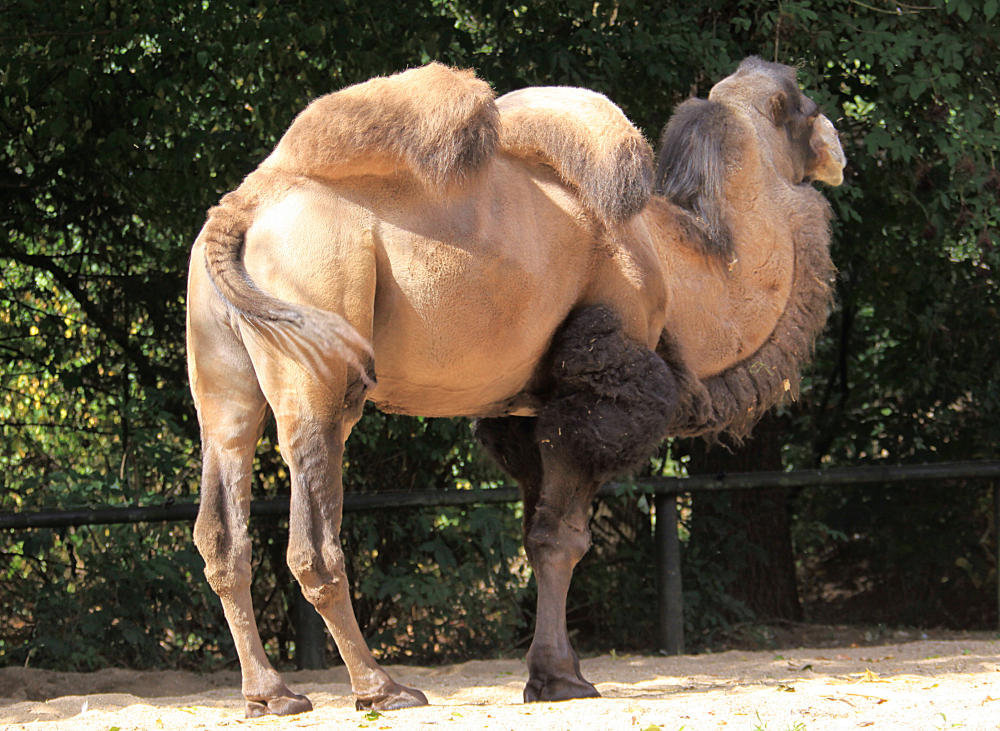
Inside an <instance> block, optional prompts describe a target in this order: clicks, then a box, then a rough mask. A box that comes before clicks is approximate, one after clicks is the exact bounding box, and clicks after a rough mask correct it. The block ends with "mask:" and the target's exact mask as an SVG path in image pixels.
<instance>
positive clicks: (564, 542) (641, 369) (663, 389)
mask: <svg viewBox="0 0 1000 731" xmlns="http://www.w3.org/2000/svg"><path fill="white" fill-rule="evenodd" d="M550 362H551V363H552V371H551V374H550V376H551V381H550V394H549V396H548V397H547V398H546V400H545V401H546V402H545V405H544V406H543V408H542V409H541V411H540V413H539V415H538V417H537V420H533V421H530V422H529V421H525V422H523V423H518V422H515V421H513V420H512V419H514V418H515V417H508V418H506V419H486V420H483V421H482V422H480V424H479V425H478V427H477V436H479V438H480V439H481V440H482V441H483V443H484V444H485V445H486V447H487V448H488V449H489V450H490V451H491V452H492V453H493V454H494V456H496V457H497V459H498V461H499V462H500V464H501V466H503V467H504V468H505V469H506V470H507V471H508V472H509V473H510V474H511V475H512V476H514V477H515V478H516V479H518V480H519V481H520V482H521V483H522V487H523V488H524V494H525V551H526V553H527V556H528V560H529V562H530V564H531V566H532V569H533V571H534V573H535V579H536V581H537V584H538V605H537V617H536V625H535V636H534V639H533V640H532V643H531V647H530V649H529V650H528V669H529V679H528V683H527V685H526V687H525V689H524V699H525V701H548V700H564V699H568V698H580V697H589V696H596V695H598V692H597V690H596V688H594V686H593V685H592V684H591V683H589V682H588V681H587V680H586V679H584V677H583V676H582V674H581V673H580V663H579V660H578V659H577V655H576V653H575V652H574V650H573V647H572V645H571V644H570V641H569V634H568V632H567V627H566V596H567V593H568V591H569V586H570V580H571V579H572V574H573V569H574V567H575V566H576V564H577V563H578V562H579V561H580V559H581V558H582V557H583V555H584V554H585V553H586V552H587V549H588V548H589V546H590V530H589V527H588V522H589V514H590V506H591V502H592V501H593V498H594V495H595V494H596V492H597V489H598V487H600V485H601V483H602V482H604V481H606V480H608V479H610V478H611V477H613V476H615V475H616V474H619V473H621V472H623V471H625V470H627V469H629V468H631V467H633V466H635V465H636V464H638V463H639V462H640V461H641V460H642V459H643V458H644V457H646V456H647V455H648V454H649V453H651V452H652V451H653V449H654V448H655V447H656V445H657V444H658V443H659V442H660V441H661V440H662V439H663V436H664V434H665V429H666V426H667V424H668V422H669V419H670V417H671V412H672V410H673V409H674V408H675V407H676V385H675V380H674V378H673V375H672V374H671V373H670V370H669V368H668V366H667V365H666V364H665V363H664V362H663V360H662V359H661V358H660V357H659V356H657V355H656V354H655V353H653V352H652V351H650V350H648V349H647V348H645V347H642V346H641V345H638V344H636V343H633V342H631V341H629V340H627V339H626V338H625V337H624V336H623V334H622V332H621V328H620V326H619V323H618V320H617V318H616V317H615V315H614V314H613V313H612V312H610V311H609V310H607V309H606V308H603V307H590V308H586V309H583V310H580V311H577V312H575V313H573V314H572V315H571V316H570V317H569V318H568V319H567V321H566V323H565V324H564V325H563V327H562V328H561V329H560V331H559V333H558V334H557V335H556V338H555V340H554V342H553V346H552V353H551V358H550ZM529 425H530V428H529Z"/></svg>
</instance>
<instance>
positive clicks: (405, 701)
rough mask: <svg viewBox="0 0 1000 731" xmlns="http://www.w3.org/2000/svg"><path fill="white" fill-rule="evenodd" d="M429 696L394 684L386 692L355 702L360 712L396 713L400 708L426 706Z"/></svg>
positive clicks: (358, 699)
mask: <svg viewBox="0 0 1000 731" xmlns="http://www.w3.org/2000/svg"><path fill="white" fill-rule="evenodd" d="M426 705H427V696H425V695H424V694H423V693H421V692H420V691H419V690H416V689H415V688H407V687H406V686H405V685H400V684H399V683H393V684H392V685H391V686H389V687H388V688H386V689H385V691H384V692H382V693H379V694H378V695H375V696H372V697H370V698H357V699H356V700H355V702H354V706H355V708H357V709H358V710H359V711H396V710H399V709H400V708H413V707H415V706H426Z"/></svg>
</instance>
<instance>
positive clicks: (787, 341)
mask: <svg viewBox="0 0 1000 731" xmlns="http://www.w3.org/2000/svg"><path fill="white" fill-rule="evenodd" d="M752 167H754V166H749V165H744V166H742V168H741V167H740V166H735V169H736V170H737V171H738V172H737V173H736V174H734V175H731V176H730V177H729V180H727V190H726V191H725V192H726V196H725V197H726V204H725V211H724V213H725V217H726V220H727V222H728V223H729V226H730V231H731V233H732V243H733V248H732V253H731V255H728V256H726V257H721V256H719V255H717V254H714V253H711V252H706V251H705V249H704V246H703V245H702V244H701V243H700V240H699V235H698V232H697V230H696V229H695V228H694V227H693V226H692V224H691V222H690V219H689V217H688V214H687V213H685V212H683V211H681V210H680V209H679V208H677V207H676V206H674V205H673V204H672V203H670V202H668V201H666V200H665V199H663V198H655V199H654V200H653V201H652V202H651V203H650V205H648V206H647V208H646V209H645V211H644V213H643V216H644V222H645V224H646V226H647V228H648V229H649V231H650V234H651V235H652V237H653V239H654V241H656V244H657V246H658V247H659V250H660V256H661V260H662V261H663V264H664V273H665V277H666V279H667V282H666V285H667V291H668V293H669V294H668V297H669V302H668V306H667V316H666V320H665V325H664V329H665V334H666V335H667V337H668V338H669V339H670V340H671V341H672V343H673V345H674V349H675V351H676V353H677V355H678V356H679V357H680V358H681V359H683V362H684V365H685V366H686V367H687V368H688V369H689V370H690V371H691V372H692V373H693V375H694V376H696V377H697V379H698V380H699V381H700V382H701V383H702V384H704V386H705V387H706V389H707V391H708V393H709V394H710V396H711V406H712V413H713V416H712V417H711V420H710V423H708V424H699V425H692V429H691V433H692V434H694V433H704V432H706V431H721V430H724V429H730V430H733V431H737V432H740V431H742V430H743V429H744V428H749V426H750V425H752V423H753V422H754V421H756V418H758V417H759V414H760V413H761V411H762V410H763V409H765V408H767V407H769V406H771V405H772V404H773V403H774V402H775V401H777V400H778V399H780V398H781V396H782V395H784V393H785V392H786V391H792V392H793V393H794V389H795V386H796V384H797V383H798V368H799V365H800V363H801V361H802V360H803V359H804V358H805V357H806V356H807V355H808V354H809V352H810V351H811V347H812V343H813V341H814V339H815V337H816V335H818V333H819V331H820V330H821V329H822V327H823V324H824V323H825V320H826V313H827V311H828V306H829V300H830V288H829V285H828V282H829V280H830V279H831V275H832V271H833V266H832V263H831V262H830V258H829V232H828V222H829V207H828V205H827V204H826V202H825V200H824V199H823V198H822V196H821V195H820V194H819V193H818V192H817V191H816V190H814V189H812V187H810V186H789V185H785V184H778V183H777V177H776V176H774V178H773V179H770V180H769V179H767V178H768V177H769V171H768V170H767V169H766V166H760V165H757V166H756V167H757V168H758V169H762V168H763V170H762V172H761V173H759V174H757V175H753V174H750V173H748V172H745V171H747V169H748V168H752Z"/></svg>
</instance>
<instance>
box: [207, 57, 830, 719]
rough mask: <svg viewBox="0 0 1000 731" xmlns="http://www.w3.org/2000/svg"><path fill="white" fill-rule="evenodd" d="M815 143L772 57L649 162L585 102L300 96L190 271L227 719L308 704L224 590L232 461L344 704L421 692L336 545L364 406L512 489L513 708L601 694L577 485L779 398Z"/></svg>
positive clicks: (381, 705) (457, 91)
mask: <svg viewBox="0 0 1000 731" xmlns="http://www.w3.org/2000/svg"><path fill="white" fill-rule="evenodd" d="M843 166H844V156H843V152H842V150H841V147H840V144H839V142H838V140H837V134H836V132H835V131H834V128H833V126H832V125H831V123H830V122H829V120H827V118H826V117H824V116H822V115H821V114H820V113H819V111H818V109H817V107H816V104H814V103H813V102H812V101H810V100H809V99H808V98H807V97H805V96H804V95H803V94H802V93H801V91H800V90H799V88H798V86H797V83H796V80H795V73H794V71H793V70H792V69H790V68H788V67H785V66H780V65H776V64H772V63H767V62H765V61H762V60H760V59H757V58H749V59H747V60H746V61H744V62H743V63H742V64H741V65H740V67H739V69H738V70H737V71H736V72H735V73H734V74H732V75H731V76H729V77H727V78H725V79H723V80H722V81H721V82H719V83H718V84H717V85H716V86H715V87H713V88H712V90H711V93H710V94H709V97H708V99H707V100H702V99H691V100H688V101H686V102H684V103H683V104H681V105H680V106H679V107H678V109H677V111H676V113H675V114H674V116H673V117H672V119H671V120H670V122H669V124H668V125H667V127H666V129H665V130H664V132H663V136H662V140H661V149H660V151H659V153H658V156H657V158H656V161H655V165H654V161H653V155H652V152H651V150H650V147H649V145H648V144H647V143H646V142H645V140H644V138H643V136H642V135H641V134H640V133H639V132H638V131H637V130H636V129H635V128H634V127H633V126H632V125H631V124H630V123H629V121H628V120H627V119H626V118H625V116H624V115H623V114H622V113H621V111H620V110H619V109H618V107H616V106H615V105H614V104H612V103H611V102H610V101H609V100H608V99H607V98H606V97H604V96H602V95H600V94H597V93H595V92H592V91H587V90H584V89H573V88H564V87H551V88H528V89H523V90H521V91H516V92H514V93H511V94H508V95H506V96H502V97H500V98H497V99H495V98H494V96H493V94H492V92H491V90H490V88H489V86H488V85H487V84H486V83H484V82H483V81H480V80H478V79H477V78H476V77H475V76H474V75H473V74H472V73H471V72H469V71H458V70H454V69H450V68H446V67H444V66H441V65H439V64H430V65H429V66H425V67H423V68H419V69H414V70H410V71H406V72H404V73H400V74H397V75H395V76H389V77H386V78H377V79H372V80H370V81H368V82H365V83H362V84H358V85H356V86H352V87H349V88H346V89H343V90H341V91H339V92H336V93H333V94H330V95H328V96H324V97H321V98H319V99H317V100H316V101H314V102H313V103H312V104H310V105H309V106H308V107H307V108H306V109H305V110H304V111H303V112H302V113H301V114H299V116H298V117H297V118H296V119H295V121H294V122H293V123H292V125H291V127H290V128H289V129H288V131H287V132H286V134H285V135H284V137H282V139H281V140H280V142H279V143H278V145H277V147H276V148H275V149H274V151H273V153H272V154H271V155H270V156H269V157H268V158H267V159H266V160H264V162H262V163H261V165H260V166H259V167H258V168H257V169H256V170H255V171H253V172H252V173H251V174H250V175H249V176H247V178H246V179H245V180H244V181H243V183H242V184H241V185H240V186H239V188H237V189H236V190H235V191H233V192H231V193H229V194H227V195H226V196H224V197H223V198H222V200H221V202H220V203H219V205H218V206H216V207H214V208H212V209H211V210H210V211H209V214H208V220H207V222H206V223H205V226H204V228H203V229H202V230H201V233H200V234H199V236H198V238H197V240H196V241H195V244H194V248H193V251H192V255H191V267H190V275H189V282H188V326H187V347H188V359H189V370H190V378H191V387H192V391H193V393H194V398H195V403H196V405H197V408H198V416H199V419H200V422H201V434H202V448H203V476H202V486H201V508H200V511H199V514H198V520H197V523H196V525H195V531H194V533H195V542H196V543H197V546H198V549H199V550H200V551H201V554H202V556H203V557H204V559H205V564H206V566H205V573H206V575H207V578H208V581H209V583H210V584H211V586H212V588H213V589H214V590H215V591H216V593H218V595H219V598H220V599H221V601H222V606H223V609H224V610H225V615H226V619H227V620H228V622H229V627H230V630H231V631H232V634H233V639H234V640H235V645H236V650H237V653H238V655H239V661H240V666H241V668H242V672H243V695H244V696H245V698H246V712H247V715H249V716H256V715H260V714H265V713H274V714H289V713H297V712H300V711H304V710H308V709H310V708H311V705H310V702H309V700H308V699H307V698H305V697H304V696H301V695H297V694H295V693H294V692H292V691H291V690H290V689H289V688H288V687H287V686H286V685H285V684H284V682H283V681H282V679H281V677H280V676H279V675H278V673H277V672H276V671H275V670H274V669H273V668H272V666H271V665H270V664H269V662H268V660H267V657H266V655H265V653H264V649H263V647H262V645H261V640H260V637H259V635H258V632H257V628H256V626H255V623H254V613H253V609H252V607H251V599H250V541H249V538H248V534H247V517H248V510H249V501H250V481H251V469H252V465H253V458H254V450H255V447H256V444H257V441H258V439H259V437H260V435H261V430H262V428H263V426H264V422H265V419H266V418H267V416H268V413H269V412H273V414H274V417H275V419H276V422H277V430H278V439H279V442H280V445H281V454H282V456H283V457H284V459H285V460H287V462H288V465H289V468H290V472H291V508H290V510H291V513H290V519H289V532H290V534H289V540H288V555H287V558H288V564H289V566H290V567H291V570H292V572H293V573H294V575H295V576H296V578H297V579H298V581H299V583H300V584H301V587H302V591H303V593H304V595H305V596H306V598H307V599H308V600H309V601H310V602H312V604H313V605H314V606H315V607H316V609H317V610H318V611H319V613H320V614H321V615H322V617H323V619H324V620H325V622H326V625H327V627H328V628H329V630H330V632H331V633H332V634H333V637H334V639H335V641H336V643H337V647H338V648H339V650H340V655H341V657H342V658H343V660H344V663H345V664H346V666H347V670H348V672H349V674H350V678H351V686H352V689H353V692H354V695H355V697H356V700H357V706H358V708H365V709H394V708H401V707H406V706H413V705H420V704H424V703H426V702H427V700H426V698H425V697H424V695H423V693H421V692H420V691H418V690H413V689H410V688H407V687H404V686H402V685H400V684H398V683H396V682H395V681H393V680H392V678H390V676H389V675H388V674H387V673H386V672H385V671H384V670H383V669H382V668H381V667H379V665H378V664H377V663H376V662H375V660H374V659H373V657H372V655H371V653H370V652H369V650H368V648H367V646H366V645H365V642H364V639H363V638H362V634H361V632H360V630H359V628H358V624H357V621H356V619H355V617H354V612H353V609H352V607H351V600H350V592H349V590H348V585H347V579H346V576H345V573H344V554H343V552H342V549H341V545H340V541H339V531H340V525H341V508H342V505H343V488H342V485H341V457H342V454H343V445H344V441H345V440H346V439H347V436H348V434H349V433H350V431H351V428H352V426H353V425H354V424H355V423H356V422H357V420H358V419H359V418H360V416H361V413H362V406H363V404H364V402H365V401H366V400H369V401H372V402H373V403H374V404H375V405H377V406H378V407H379V408H381V409H383V410H385V411H389V412H395V413H403V414H420V415H424V416H440V417H457V416H465V417H475V418H476V419H477V421H476V425H475V431H476V435H477V437H478V438H479V439H480V440H481V441H482V443H483V444H484V445H485V447H486V449H487V450H488V451H489V452H490V453H491V454H492V455H493V456H494V457H495V458H496V459H497V461H498V462H499V464H500V465H501V466H502V467H503V469H504V470H506V471H507V472H508V473H509V474H510V475H511V476H512V477H513V478H515V479H516V480H517V482H518V483H519V484H520V486H521V489H522V492H523V498H524V505H525V524H524V538H525V550H526V553H527V557H528V560H529V562H530V564H531V566H532V569H533V570H534V573H535V577H536V579H537V582H538V612H537V619H536V628H535V635H534V640H533V642H532V643H531V647H530V649H529V650H528V656H527V658H528V668H529V679H528V682H527V686H526V687H525V690H524V698H525V700H527V701H535V700H558V699H566V698H576V697H584V696H594V695H597V691H596V690H595V688H594V686H593V685H591V684H590V683H589V682H587V681H586V680H585V679H584V678H583V676H582V675H581V674H580V669H579V662H578V660H577V656H576V654H575V653H574V651H573V648H572V647H571V645H570V641H569V637H568V636H567V632H566V593H567V590H568V587H569V584H570V578H571V575H572V573H573V568H574V566H575V565H576V563H577V562H578V561H579V560H580V557H581V556H582V555H583V554H584V552H586V550H587V548H588V545H589V542H590V534H589V530H588V525H587V524H588V514H589V510H590V506H591V502H592V499H593V497H594V494H595V491H596V490H597V489H598V487H599V486H600V485H601V483H602V482H604V481H606V480H608V479H609V478H611V477H612V476H614V475H616V474H619V473H621V472H622V471H623V470H627V469H629V468H631V467H633V466H634V465H636V464H637V463H639V462H640V461H641V460H643V459H644V458H646V457H647V456H648V454H649V453H650V452H651V451H652V450H653V449H654V447H655V446H656V445H657V444H658V443H659V442H660V441H661V440H662V439H663V438H665V437H667V436H676V435H712V434H718V433H720V432H724V431H729V432H734V433H736V434H745V433H747V431H748V430H749V428H750V427H751V426H752V425H753V423H754V422H755V420H756V419H757V418H758V417H759V416H760V414H761V413H762V411H763V410H765V409H767V408H768V407H770V406H771V405H773V404H774V403H776V402H777V401H778V400H780V399H781V398H782V397H783V396H784V395H785V394H786V393H789V392H794V391H795V389H796V385H797V373H798V370H799V368H800V365H801V364H802V362H803V360H804V359H805V358H806V357H807V356H808V355H809V352H810V349H811V347H812V344H813V340H814V338H815V337H816V335H817V334H818V332H819V331H820V329H821V328H822V327H823V325H824V322H825V320H826V317H827V313H828V309H829V304H830V281H831V277H832V272H833V267H832V265H831V263H830V259H829V253H828V249H829V219H830V212H829V207H828V205H827V203H826V202H825V201H824V199H823V197H822V196H821V195H820V194H819V193H818V192H817V191H816V190H815V189H814V188H813V187H812V185H811V181H823V182H825V183H828V184H831V185H838V184H839V183H840V182H841V180H842V170H843Z"/></svg>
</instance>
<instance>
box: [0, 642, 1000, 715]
mask: <svg viewBox="0 0 1000 731" xmlns="http://www.w3.org/2000/svg"><path fill="white" fill-rule="evenodd" d="M919 638H920V635H919V634H917V635H916V641H904V640H909V639H911V637H910V636H908V635H907V636H895V637H893V636H889V637H888V638H881V637H880V638H877V639H878V640H879V641H880V642H882V644H878V645H873V646H857V644H855V645H854V646H848V645H845V646H840V647H817V646H815V645H814V646H812V647H808V648H797V649H778V650H765V651H761V650H757V651H747V650H729V651H726V652H720V653H713V654H702V655H686V656H681V657H663V656H638V655H620V654H614V655H602V656H599V657H592V658H587V659H584V660H583V662H582V666H583V672H584V675H585V676H586V677H587V678H589V679H590V680H591V681H592V682H594V683H595V684H596V686H597V688H598V690H600V692H601V693H602V694H603V696H604V697H603V698H601V699H590V700H578V701H568V702H563V703H541V704H531V705H524V704H522V703H521V690H522V687H523V684H524V680H525V676H526V670H525V665H524V662H523V661H520V660H495V661H473V662H466V663H461V664H458V665H448V666H444V667H435V668H418V667H404V666H398V667H394V668H390V672H391V673H392V674H393V676H394V677H395V678H396V679H397V680H399V681H400V682H402V683H405V684H407V685H411V686H415V687H418V688H420V689H422V690H423V691H424V692H426V693H427V697H428V698H429V700H430V702H431V704H432V705H430V706H428V707H426V708H415V709H407V710H404V711H396V712H392V713H383V714H368V715H366V714H364V713H361V712H358V711H355V710H354V706H353V703H352V700H351V697H350V687H349V685H348V683H347V676H346V673H345V672H344V670H343V668H333V669H330V670H322V671H301V672H292V673H286V674H285V679H286V681H287V682H288V684H289V685H290V686H291V687H292V688H293V689H294V690H296V691H297V692H302V693H305V694H306V695H308V696H309V697H310V698H311V699H312V702H313V705H314V707H315V710H314V711H313V712H311V713H306V714H302V715H299V716H291V717H286V718H275V717H266V718H262V719H254V720H245V719H244V718H243V703H242V698H241V696H240V692H239V676H238V674H237V673H235V672H220V673H214V674H211V675H198V674H194V673H184V672H176V671H162V672H139V671H133V670H120V669H108V670H101V671H98V672H94V673H62V672H54V671H48V670H35V669H30V668H0V728H4V729H43V730H44V731H49V730H50V729H51V730H53V731H54V730H56V729H74V731H75V730H76V729H85V730H86V729H93V730H94V731H97V730H99V731H113V730H115V729H119V730H121V731H125V729H197V728H215V727H232V728H237V727H242V728H246V729H254V728H260V729H286V728H288V729H292V728H294V729H298V728H314V727H316V728H318V727H327V728H329V727H332V726H333V725H334V724H336V726H335V727H337V728H369V729H417V728H426V727H430V726H433V727H435V728H442V729H466V728H477V729H479V728H483V729H518V730H521V729H525V728H546V729H573V730H574V731H576V730H577V729H631V728H635V729H642V730H651V729H656V728H660V729H664V730H666V729H671V730H673V731H676V730H678V729H685V730H690V729H715V728H732V729H752V730H756V729H768V730H773V731H792V730H794V731H802V730H803V729H856V728H866V727H871V728H877V729H890V728H891V729H900V728H906V729H910V728H912V729H953V728H955V729H959V728H960V729H1000V639H997V636H996V635H995V634H993V635H991V634H985V633H979V634H975V635H973V634H968V635H952V636H950V637H949V638H948V639H919Z"/></svg>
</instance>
